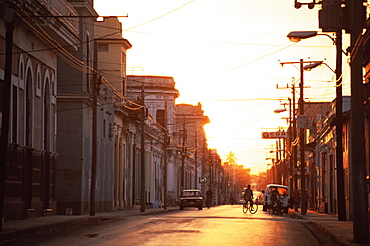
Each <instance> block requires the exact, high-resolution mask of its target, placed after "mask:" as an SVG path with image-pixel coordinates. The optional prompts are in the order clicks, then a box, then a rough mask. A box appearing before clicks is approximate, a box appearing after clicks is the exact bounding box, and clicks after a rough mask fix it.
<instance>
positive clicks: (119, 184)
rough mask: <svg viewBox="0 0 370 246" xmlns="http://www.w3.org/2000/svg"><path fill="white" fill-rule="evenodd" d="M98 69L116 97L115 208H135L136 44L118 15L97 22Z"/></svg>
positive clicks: (110, 94)
mask: <svg viewBox="0 0 370 246" xmlns="http://www.w3.org/2000/svg"><path fill="white" fill-rule="evenodd" d="M94 32H95V41H96V43H95V46H96V52H97V54H96V56H97V57H96V61H97V64H96V69H97V70H98V71H99V72H100V73H101V75H102V77H103V81H102V82H103V85H104V90H103V91H101V92H102V93H108V97H112V98H113V101H112V104H113V107H114V123H113V125H109V137H110V138H112V141H113V144H114V151H113V153H112V156H113V161H114V167H113V201H112V202H113V210H121V209H131V208H132V205H133V204H132V184H131V180H132V175H133V173H132V172H133V169H132V162H133V158H132V156H133V155H132V153H131V151H132V146H133V145H134V138H133V137H132V136H133V135H134V134H135V132H132V131H131V129H134V128H135V125H136V124H135V123H134V124H132V121H131V120H130V119H129V113H130V109H129V107H127V104H128V101H127V99H126V97H127V76H126V57H127V55H126V53H127V50H128V49H130V48H131V47H132V46H131V44H130V42H129V41H128V40H127V39H124V38H123V37H122V24H121V22H119V21H118V18H117V17H109V18H106V17H104V18H103V20H102V21H97V22H96V23H95V30H94Z"/></svg>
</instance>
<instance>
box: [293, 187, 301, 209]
mask: <svg viewBox="0 0 370 246" xmlns="http://www.w3.org/2000/svg"><path fill="white" fill-rule="evenodd" d="M293 201H294V211H296V212H298V208H299V206H300V204H301V193H300V192H299V190H298V188H297V187H295V189H294V190H293Z"/></svg>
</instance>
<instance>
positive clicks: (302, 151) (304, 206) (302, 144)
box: [280, 59, 322, 215]
mask: <svg viewBox="0 0 370 246" xmlns="http://www.w3.org/2000/svg"><path fill="white" fill-rule="evenodd" d="M297 63H299V65H300V69H299V71H300V78H301V79H300V83H299V89H300V91H299V94H300V96H299V97H300V98H299V115H298V116H299V118H300V119H302V118H303V117H304V100H303V94H304V93H303V88H304V86H303V84H304V78H303V72H304V70H311V69H313V68H315V67H317V66H319V65H321V64H322V61H303V59H300V60H299V62H281V63H280V64H281V65H284V64H297ZM306 63H308V65H306V66H304V64H306ZM302 123H303V122H298V128H300V133H299V150H300V163H301V175H300V176H301V200H302V209H301V214H302V215H306V212H307V193H306V183H305V182H306V179H305V173H306V172H305V167H306V160H305V159H306V158H305V137H304V135H305V126H304V125H303V124H302Z"/></svg>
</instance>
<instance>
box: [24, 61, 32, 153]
mask: <svg viewBox="0 0 370 246" xmlns="http://www.w3.org/2000/svg"><path fill="white" fill-rule="evenodd" d="M25 87H26V88H25V89H26V97H25V111H26V115H25V117H26V118H25V144H26V146H28V147H32V146H33V144H32V141H33V139H32V133H33V83H32V72H31V69H30V68H29V69H27V73H26V86H25Z"/></svg>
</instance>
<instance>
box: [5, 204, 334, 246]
mask: <svg viewBox="0 0 370 246" xmlns="http://www.w3.org/2000/svg"><path fill="white" fill-rule="evenodd" d="M261 209H262V206H260V210H259V211H258V212H257V213H256V214H243V212H242V207H241V205H234V206H231V205H223V206H217V207H211V208H210V209H207V208H204V209H203V210H198V209H196V208H185V210H183V211H180V210H179V211H173V212H168V213H163V214H158V215H145V216H144V215H132V216H125V217H107V218H105V219H104V220H103V221H100V222H96V223H92V224H88V225H85V226H81V227H74V228H67V229H64V230H61V231H54V232H49V233H45V234H42V235H35V236H32V237H30V238H25V239H22V240H17V241H12V242H8V243H7V244H5V245H48V246H56V245H63V246H65V245H71V246H72V245H73V246H74V245H192V246H194V245H202V246H204V245H248V244H252V245H307V246H315V245H333V244H332V242H331V241H330V240H329V239H328V238H327V237H326V236H324V235H323V234H322V233H321V232H320V231H317V230H315V229H314V228H313V227H312V226H311V225H310V224H309V223H308V222H307V221H305V220H299V219H293V218H292V217H290V216H289V215H286V214H284V215H283V216H281V215H270V214H268V213H267V212H263V211H262V210H261Z"/></svg>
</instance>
